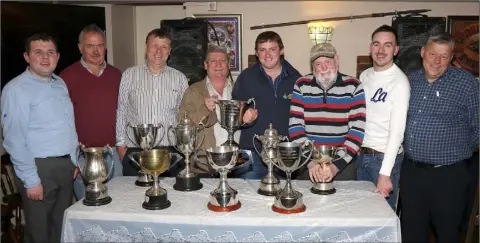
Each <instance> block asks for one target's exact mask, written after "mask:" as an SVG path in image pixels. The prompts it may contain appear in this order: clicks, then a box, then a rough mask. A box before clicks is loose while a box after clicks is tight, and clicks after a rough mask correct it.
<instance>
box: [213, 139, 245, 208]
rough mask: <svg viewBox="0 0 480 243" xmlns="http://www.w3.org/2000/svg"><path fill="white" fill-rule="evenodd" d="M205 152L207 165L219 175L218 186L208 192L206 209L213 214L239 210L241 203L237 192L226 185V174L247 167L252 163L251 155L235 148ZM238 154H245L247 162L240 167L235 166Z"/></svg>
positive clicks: (229, 147) (226, 147) (227, 147)
mask: <svg viewBox="0 0 480 243" xmlns="http://www.w3.org/2000/svg"><path fill="white" fill-rule="evenodd" d="M206 152H207V158H208V163H209V164H210V166H212V168H213V169H215V170H216V171H218V172H219V174H220V184H219V185H218V187H217V189H215V190H214V191H212V192H210V202H209V203H208V205H207V207H208V209H210V210H212V211H214V212H230V211H234V210H237V209H239V208H240V206H241V203H240V201H239V200H238V197H237V194H238V192H237V191H236V190H234V189H233V188H231V187H230V185H229V184H228V182H227V174H228V172H229V171H231V170H233V169H238V168H241V167H244V166H247V165H249V164H250V163H251V162H252V153H251V152H250V151H249V150H239V149H238V147H236V146H218V147H214V148H209V149H207V150H206ZM240 153H246V154H247V156H248V160H247V161H246V162H244V163H243V164H242V165H239V166H235V164H236V163H237V159H238V155H239V154H240ZM234 167H235V168H234Z"/></svg>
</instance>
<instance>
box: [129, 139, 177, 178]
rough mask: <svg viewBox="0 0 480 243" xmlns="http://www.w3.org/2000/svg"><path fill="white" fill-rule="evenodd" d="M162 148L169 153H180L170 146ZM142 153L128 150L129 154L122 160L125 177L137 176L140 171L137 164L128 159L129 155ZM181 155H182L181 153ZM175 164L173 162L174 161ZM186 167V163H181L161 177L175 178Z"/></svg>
mask: <svg viewBox="0 0 480 243" xmlns="http://www.w3.org/2000/svg"><path fill="white" fill-rule="evenodd" d="M161 148H166V149H168V151H170V152H171V153H179V152H178V151H176V150H175V148H173V147H171V146H169V147H161ZM140 151H142V150H141V149H139V148H128V149H127V152H125V156H123V159H122V165H123V176H137V175H138V171H139V170H140V167H139V166H138V165H137V164H135V162H133V161H131V160H130V158H129V157H128V155H129V154H131V153H133V152H140ZM179 154H180V153H179ZM172 163H173V161H172ZM184 167H185V163H183V159H182V161H180V162H179V163H177V164H176V165H174V166H173V167H172V168H170V169H169V170H167V171H165V172H163V173H162V174H160V177H175V176H176V175H177V174H178V173H179V172H180V171H181V170H182V169H183V168H184Z"/></svg>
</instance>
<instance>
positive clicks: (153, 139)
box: [127, 123, 165, 187]
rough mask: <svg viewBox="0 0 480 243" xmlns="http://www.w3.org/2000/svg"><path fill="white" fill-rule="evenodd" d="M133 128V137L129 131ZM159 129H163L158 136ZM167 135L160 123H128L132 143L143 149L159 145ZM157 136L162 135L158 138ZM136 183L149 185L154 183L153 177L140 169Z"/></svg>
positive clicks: (144, 185) (128, 135)
mask: <svg viewBox="0 0 480 243" xmlns="http://www.w3.org/2000/svg"><path fill="white" fill-rule="evenodd" d="M128 128H132V129H133V138H132V137H131V136H130V134H129V133H128V131H129V129H128ZM159 131H163V132H162V135H161V136H158V133H159ZM164 136H165V132H164V130H163V125H162V124H160V123H158V124H138V125H130V124H127V137H128V139H130V141H132V143H133V144H134V145H135V146H136V147H138V148H140V149H142V150H143V151H147V150H151V149H153V148H155V147H156V146H158V145H159V144H160V143H161V142H162V140H163V137H164ZM157 137H160V138H159V139H157ZM135 185H137V186H142V187H149V186H152V185H153V179H152V178H151V176H149V175H148V174H146V173H144V172H143V171H142V170H140V171H138V175H137V180H136V181H135Z"/></svg>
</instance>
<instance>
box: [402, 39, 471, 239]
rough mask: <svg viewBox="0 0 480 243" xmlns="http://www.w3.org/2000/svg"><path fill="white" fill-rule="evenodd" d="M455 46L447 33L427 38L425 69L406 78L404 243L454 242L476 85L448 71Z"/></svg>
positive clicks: (466, 176) (465, 185) (462, 202)
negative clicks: (408, 89) (408, 90)
mask: <svg viewBox="0 0 480 243" xmlns="http://www.w3.org/2000/svg"><path fill="white" fill-rule="evenodd" d="M454 45H455V42H454V41H453V39H452V37H451V36H450V35H449V34H447V33H441V34H438V35H434V36H431V37H429V38H428V41H427V43H426V45H425V46H424V47H423V48H422V50H421V55H422V58H423V68H422V69H421V70H418V71H416V72H413V73H412V74H411V75H410V77H409V80H410V86H411V96H410V104H409V110H408V116H407V125H406V130H405V144H404V145H405V155H406V159H405V161H404V163H403V165H402V170H401V176H400V187H401V190H400V198H401V200H402V235H403V241H404V242H428V239H429V237H428V227H429V222H430V221H431V222H432V223H433V226H434V227H435V230H434V232H436V239H437V241H438V242H458V241H459V228H460V223H461V221H462V213H463V210H464V208H465V205H466V200H467V188H468V185H469V181H470V175H469V173H468V171H467V169H466V166H467V163H466V162H467V159H468V158H469V157H470V156H471V155H472V151H473V150H474V149H475V148H477V147H478V132H479V125H478V123H479V118H478V116H479V112H478V108H479V97H478V95H479V93H478V89H479V83H478V81H477V80H476V79H475V77H474V76H473V75H472V74H470V73H468V72H467V71H465V70H462V69H459V68H456V67H452V66H451V65H450V62H451V60H452V57H453V50H454Z"/></svg>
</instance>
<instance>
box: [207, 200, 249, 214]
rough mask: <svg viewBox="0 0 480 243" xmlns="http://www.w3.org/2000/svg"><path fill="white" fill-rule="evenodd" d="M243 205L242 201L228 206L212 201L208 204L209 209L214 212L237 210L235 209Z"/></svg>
mask: <svg viewBox="0 0 480 243" xmlns="http://www.w3.org/2000/svg"><path fill="white" fill-rule="evenodd" d="M241 206H242V204H241V203H240V201H239V202H238V203H237V204H235V205H232V206H227V207H222V206H215V205H213V204H211V203H210V202H209V203H208V205H207V207H208V209H210V210H211V211H214V212H231V211H235V210H237V209H239V208H240V207H241Z"/></svg>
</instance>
